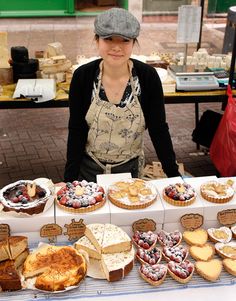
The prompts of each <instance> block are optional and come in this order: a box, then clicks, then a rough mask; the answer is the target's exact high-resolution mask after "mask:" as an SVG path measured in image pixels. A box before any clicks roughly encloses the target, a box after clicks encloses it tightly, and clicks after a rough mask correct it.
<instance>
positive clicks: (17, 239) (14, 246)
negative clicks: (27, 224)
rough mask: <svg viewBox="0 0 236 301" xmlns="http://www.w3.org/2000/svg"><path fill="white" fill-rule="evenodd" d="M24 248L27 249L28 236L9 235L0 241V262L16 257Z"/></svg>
mask: <svg viewBox="0 0 236 301" xmlns="http://www.w3.org/2000/svg"><path fill="white" fill-rule="evenodd" d="M25 250H28V238H27V237H26V236H10V237H7V238H5V239H4V240H2V241H0V262H1V261H4V260H7V259H12V260H13V261H14V260H16V259H17V258H18V256H19V255H20V254H22V253H23V252H24V251H25Z"/></svg>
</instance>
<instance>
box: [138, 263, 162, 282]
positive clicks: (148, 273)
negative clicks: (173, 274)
mask: <svg viewBox="0 0 236 301" xmlns="http://www.w3.org/2000/svg"><path fill="white" fill-rule="evenodd" d="M139 274H140V275H141V277H142V278H143V279H144V280H145V281H147V282H148V283H150V284H151V285H153V286H158V285H160V284H162V282H163V281H164V280H165V278H166V274H167V267H166V266H165V265H164V264H155V265H148V264H142V265H141V267H140V268H139Z"/></svg>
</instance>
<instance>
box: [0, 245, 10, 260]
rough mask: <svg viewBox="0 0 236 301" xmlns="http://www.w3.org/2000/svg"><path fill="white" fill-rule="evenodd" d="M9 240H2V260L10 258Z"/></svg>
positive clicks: (0, 248)
mask: <svg viewBox="0 0 236 301" xmlns="http://www.w3.org/2000/svg"><path fill="white" fill-rule="evenodd" d="M7 250H8V247H7V241H6V240H3V241H0V262H1V261H4V260H7V259H9V254H8V251H7Z"/></svg>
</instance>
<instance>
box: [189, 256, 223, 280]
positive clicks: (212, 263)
mask: <svg viewBox="0 0 236 301" xmlns="http://www.w3.org/2000/svg"><path fill="white" fill-rule="evenodd" d="M195 269H196V271H197V273H198V274H199V275H200V276H201V277H203V278H204V279H206V280H209V281H216V280H217V279H218V278H219V276H220V273H221V271H222V262H221V261H220V260H219V259H211V260H209V261H197V262H196V263H195Z"/></svg>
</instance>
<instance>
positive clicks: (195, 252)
mask: <svg viewBox="0 0 236 301" xmlns="http://www.w3.org/2000/svg"><path fill="white" fill-rule="evenodd" d="M189 253H190V255H191V256H192V257H193V259H195V260H200V261H208V260H211V259H212V258H213V256H214V254H215V248H214V247H213V246H212V245H210V244H205V245H203V246H191V247H190V248H189Z"/></svg>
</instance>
